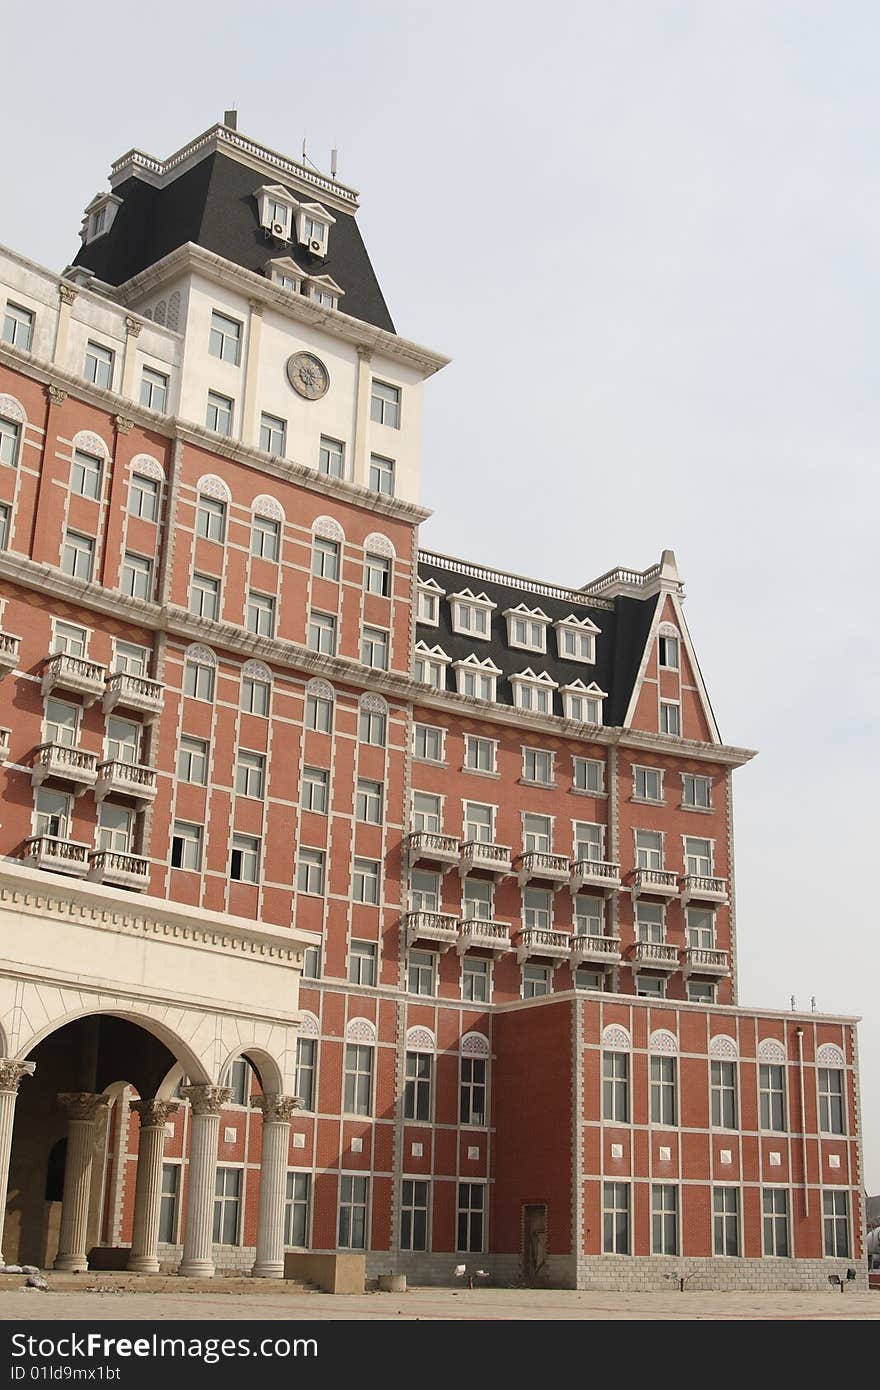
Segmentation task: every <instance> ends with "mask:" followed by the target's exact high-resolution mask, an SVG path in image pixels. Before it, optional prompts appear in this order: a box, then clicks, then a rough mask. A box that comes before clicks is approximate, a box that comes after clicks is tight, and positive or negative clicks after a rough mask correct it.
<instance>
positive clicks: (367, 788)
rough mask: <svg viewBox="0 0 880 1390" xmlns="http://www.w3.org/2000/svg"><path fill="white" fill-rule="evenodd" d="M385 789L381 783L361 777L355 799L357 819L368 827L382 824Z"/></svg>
mask: <svg viewBox="0 0 880 1390" xmlns="http://www.w3.org/2000/svg"><path fill="white" fill-rule="evenodd" d="M383 801H384V788H383V786H382V783H381V782H373V781H371V780H370V779H369V778H366V777H359V778H358V782H357V794H356V797H355V819H356V820H359V821H363V822H364V823H365V824H367V825H381V824H382V806H383Z"/></svg>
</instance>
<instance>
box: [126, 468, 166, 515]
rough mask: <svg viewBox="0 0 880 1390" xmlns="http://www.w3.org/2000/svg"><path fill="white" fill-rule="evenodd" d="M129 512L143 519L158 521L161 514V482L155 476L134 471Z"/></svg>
mask: <svg viewBox="0 0 880 1390" xmlns="http://www.w3.org/2000/svg"><path fill="white" fill-rule="evenodd" d="M128 514H129V516H137V517H140V518H141V520H142V521H156V520H157V518H158V516H159V484H158V482H157V481H156V479H155V478H145V477H144V476H143V474H142V473H134V474H133V475H132V479H131V482H130V484H129V487H128Z"/></svg>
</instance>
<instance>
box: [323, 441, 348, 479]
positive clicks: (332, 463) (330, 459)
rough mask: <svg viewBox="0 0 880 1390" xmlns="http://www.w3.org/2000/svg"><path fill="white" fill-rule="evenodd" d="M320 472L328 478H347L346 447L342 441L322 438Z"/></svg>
mask: <svg viewBox="0 0 880 1390" xmlns="http://www.w3.org/2000/svg"><path fill="white" fill-rule="evenodd" d="M318 472H319V473H324V474H326V476H327V477H328V478H344V477H345V445H344V444H343V443H341V442H340V440H338V439H327V438H326V437H325V436H324V435H322V436H321V444H320V448H319V449H318Z"/></svg>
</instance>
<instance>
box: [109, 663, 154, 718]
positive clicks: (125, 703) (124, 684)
mask: <svg viewBox="0 0 880 1390" xmlns="http://www.w3.org/2000/svg"><path fill="white" fill-rule="evenodd" d="M164 700H165V687H164V686H163V685H162V683H161V681H151V680H149V679H148V678H147V677H146V676H131V675H129V673H128V672H127V671H117V672H116V674H115V675H113V676H108V677H107V685H106V687H105V690H104V701H103V703H104V712H105V714H110V713H111V711H112V710H114V709H116V707H117V705H118V706H119V708H120V709H131V710H137V711H138V712H139V713H140V714H143V715H144V723H146V724H150V723H152V721H153V720H154V719H155V718H156V716H157V715H159V714H161V713H162V705H163V703H164Z"/></svg>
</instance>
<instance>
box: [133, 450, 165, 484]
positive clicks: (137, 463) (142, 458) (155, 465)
mask: <svg viewBox="0 0 880 1390" xmlns="http://www.w3.org/2000/svg"><path fill="white" fill-rule="evenodd" d="M128 467H129V470H130V471H131V472H132V473H139V474H140V475H141V477H142V478H154V479H155V480H156V482H158V483H164V481H165V470H164V468H163V467H162V465H161V463H160V462H159V460H158V459H156V458H153V455H152V454H135V456H134V458H133V459H131V460H130V461H129V465H128Z"/></svg>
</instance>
